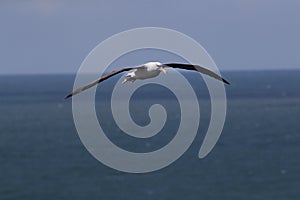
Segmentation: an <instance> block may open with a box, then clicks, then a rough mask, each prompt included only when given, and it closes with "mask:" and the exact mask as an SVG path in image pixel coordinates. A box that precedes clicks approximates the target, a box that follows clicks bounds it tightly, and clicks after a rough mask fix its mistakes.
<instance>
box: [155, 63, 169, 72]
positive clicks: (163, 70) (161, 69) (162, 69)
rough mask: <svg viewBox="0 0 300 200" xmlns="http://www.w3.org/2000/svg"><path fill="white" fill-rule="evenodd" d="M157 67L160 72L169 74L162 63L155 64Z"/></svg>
mask: <svg viewBox="0 0 300 200" xmlns="http://www.w3.org/2000/svg"><path fill="white" fill-rule="evenodd" d="M154 63H155V65H156V66H157V67H158V70H159V71H160V72H162V73H164V74H167V70H165V67H164V65H163V64H161V63H160V62H154Z"/></svg>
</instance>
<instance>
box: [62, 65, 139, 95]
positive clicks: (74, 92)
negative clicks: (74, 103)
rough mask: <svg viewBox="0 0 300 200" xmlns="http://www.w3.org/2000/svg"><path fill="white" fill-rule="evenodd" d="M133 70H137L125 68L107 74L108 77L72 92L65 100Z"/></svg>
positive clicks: (105, 76)
mask: <svg viewBox="0 0 300 200" xmlns="http://www.w3.org/2000/svg"><path fill="white" fill-rule="evenodd" d="M132 69H135V68H134V67H129V68H123V69H119V70H115V71H112V72H111V73H109V74H106V75H104V76H102V77H100V78H99V79H97V80H95V81H93V82H91V83H90V84H88V85H85V86H83V87H81V88H78V89H76V90H74V91H73V92H71V93H70V94H68V95H67V96H65V99H68V98H70V97H72V96H74V95H76V94H78V93H80V92H82V91H84V90H87V89H89V88H91V87H93V86H95V85H97V84H98V83H101V82H102V81H104V80H106V79H108V78H110V77H112V76H114V75H117V74H119V73H122V72H125V71H129V70H132Z"/></svg>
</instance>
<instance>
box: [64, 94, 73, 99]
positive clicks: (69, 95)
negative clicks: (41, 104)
mask: <svg viewBox="0 0 300 200" xmlns="http://www.w3.org/2000/svg"><path fill="white" fill-rule="evenodd" d="M71 96H72V94H68V95H67V96H65V97H64V99H68V98H70V97H71Z"/></svg>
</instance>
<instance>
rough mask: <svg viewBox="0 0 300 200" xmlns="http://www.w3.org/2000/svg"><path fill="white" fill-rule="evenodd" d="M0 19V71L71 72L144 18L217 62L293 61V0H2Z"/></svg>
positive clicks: (249, 65)
mask: <svg viewBox="0 0 300 200" xmlns="http://www.w3.org/2000/svg"><path fill="white" fill-rule="evenodd" d="M0 24H1V31H0V53H1V59H0V74H3V73H5V74H6V73H75V72H76V71H77V69H78V67H79V66H80V64H81V62H82V61H83V59H84V58H85V57H86V55H87V54H88V53H89V52H90V51H91V50H92V49H93V48H94V47H95V46H96V45H97V44H98V43H99V42H101V41H103V40H105V39H106V38H108V37H109V36H111V35H113V34H116V33H118V32H121V31H124V30H127V29H131V28H137V27H145V26H159V27H165V28H171V29H175V30H177V31H180V32H183V33H185V34H187V35H189V36H191V37H192V38H194V39H195V40H197V41H198V42H199V43H200V44H202V45H203V46H204V47H205V49H206V50H207V51H208V53H209V54H210V55H211V56H212V57H213V59H214V60H215V62H216V63H217V65H218V67H219V68H220V69H221V70H232V69H287V68H295V69H300V56H299V52H300V40H299V36H300V1H297V0H285V1H283V0H248V1H246V0H227V1H224V0H207V1H196V0H195V1H162V0H160V1H150V0H147V1H146V0H131V1H129V0H125V1H114V0H110V1H76V0H73V1H71V0H70V1H61V0H52V1H50V0H49V1H48V0H27V1H21V0H20V1H18V0H10V1H9V0H3V1H0ZM116 48H118V47H116ZM150 55H151V54H150ZM153 55H155V54H153ZM142 58H143V59H144V58H147V56H144V57H142ZM142 58H141V59H139V60H126V59H125V60H126V64H132V65H136V64H140V63H141V62H143V60H142ZM128 59H129V58H128ZM152 60H158V61H161V60H160V57H159V56H158V59H157V58H152ZM162 61H164V60H162ZM168 61H170V60H168Z"/></svg>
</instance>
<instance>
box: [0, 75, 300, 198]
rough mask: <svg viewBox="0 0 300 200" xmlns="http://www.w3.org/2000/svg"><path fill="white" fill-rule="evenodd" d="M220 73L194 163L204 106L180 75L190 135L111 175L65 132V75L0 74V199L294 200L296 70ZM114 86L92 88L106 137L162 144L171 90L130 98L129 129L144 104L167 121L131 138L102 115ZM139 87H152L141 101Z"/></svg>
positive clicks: (298, 173) (298, 137) (68, 79)
mask: <svg viewBox="0 0 300 200" xmlns="http://www.w3.org/2000/svg"><path fill="white" fill-rule="evenodd" d="M223 75H224V76H225V77H226V78H227V79H228V80H229V81H230V82H231V85H230V86H228V87H226V90H227V95H228V113H227V119H226V124H225V127H224V130H223V133H222V135H221V138H220V140H219V142H218V143H217V145H216V146H215V148H214V149H213V151H212V152H211V153H210V154H209V156H208V157H206V158H205V159H202V160H200V159H198V157H197V155H198V151H199V148H200V146H201V143H202V141H203V137H204V134H205V131H206V130H207V127H208V124H209V119H210V109H209V106H210V102H209V98H208V93H207V89H206V88H205V85H204V83H203V80H202V79H201V78H200V77H199V76H197V75H195V74H190V73H187V74H185V76H186V77H187V78H188V79H189V80H190V82H191V84H192V85H193V86H194V89H195V92H196V93H197V96H198V98H199V102H200V107H201V123H200V128H199V131H198V134H197V137H196V139H195V141H194V143H193V144H192V146H191V147H190V148H189V150H188V151H187V152H186V153H185V154H184V155H183V156H182V157H181V158H180V159H179V160H177V161H176V162H175V163H173V164H171V165H170V166H168V167H166V168H164V169H162V170H159V171H156V172H152V173H149V174H128V173H123V172H118V171H116V170H113V169H111V168H108V167H106V166H105V165H103V164H101V163H100V162H99V161H97V160H96V159H94V158H93V157H92V156H91V155H90V154H89V153H88V151H87V150H86V149H85V147H84V146H83V144H82V143H81V141H80V139H79V137H78V135H77V132H76V129H75V126H74V122H73V117H72V109H71V101H64V100H63V97H64V96H65V95H66V94H67V93H68V92H69V91H70V90H71V88H72V85H73V81H74V75H47V76H46V75H35V76H0V112H1V115H0V199H1V200H3V199H30V200H32V199H45V200H47V199H49V200H50V199H51V200H52V199H228V200H232V199H237V200H240V199H264V200H266V199H272V200H274V199H278V200H282V199H299V198H300V190H299V188H300V156H299V155H300V125H299V117H300V90H299V85H300V79H299V77H300V71H272V72H270V71H265V72H264V71H257V72H255V71H252V72H251V71H245V72H224V73H223ZM117 78H119V77H117ZM115 80H116V79H112V80H110V81H106V82H104V83H103V85H101V87H98V91H97V98H96V100H97V103H96V108H97V115H98V117H99V116H103V115H105V119H106V120H102V122H101V123H103V126H104V127H106V129H107V130H110V133H111V134H110V135H109V136H108V137H109V138H110V139H111V140H112V141H113V142H115V143H116V145H118V146H120V147H122V148H125V149H126V148H127V149H129V150H132V151H137V152H148V151H152V150H153V149H157V148H161V147H162V146H164V145H165V144H167V143H168V142H169V141H170V140H171V139H172V138H173V136H174V135H172V133H173V132H175V131H176V128H177V127H178V123H179V122H178V102H177V101H176V99H174V96H172V93H170V92H168V91H165V89H164V88H159V87H158V86H155V85H153V86H149V87H145V88H144V89H143V88H142V89H141V90H140V91H138V92H137V94H135V97H134V98H133V102H134V103H135V104H136V105H139V108H141V110H139V109H137V110H135V109H134V108H133V109H132V117H133V119H134V120H135V121H136V123H139V124H141V125H146V124H147V123H149V119H148V118H147V117H146V116H147V112H148V110H147V107H149V106H150V105H151V104H154V103H160V104H162V105H164V106H165V107H166V110H167V112H168V113H169V116H170V117H169V118H168V121H167V124H166V127H165V128H164V129H163V132H162V133H159V134H158V135H157V136H155V137H154V138H152V139H150V140H147V139H144V140H143V139H136V140H132V139H130V138H128V137H125V134H123V133H122V132H120V131H119V129H118V127H116V125H115V123H114V121H113V119H112V116H111V112H110V110H109V98H110V89H111V88H112V87H113V84H114V83H115ZM146 90H147V91H149V90H153V92H151V96H149V95H147V93H146V92H145V91H146ZM163 91H165V92H163ZM143 107H146V108H144V109H142V108H143ZM99 121H101V117H99ZM164 133H166V134H164ZM167 133H171V134H167Z"/></svg>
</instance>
